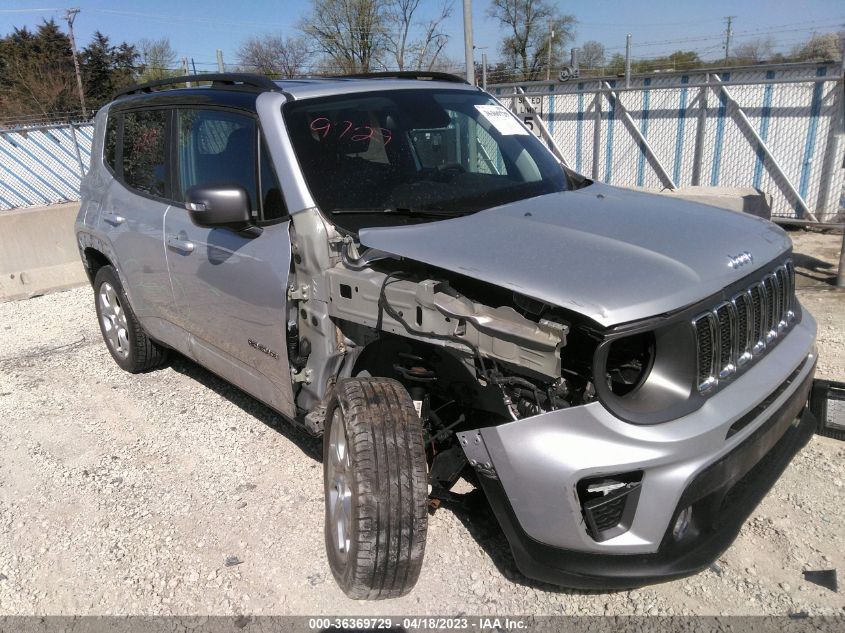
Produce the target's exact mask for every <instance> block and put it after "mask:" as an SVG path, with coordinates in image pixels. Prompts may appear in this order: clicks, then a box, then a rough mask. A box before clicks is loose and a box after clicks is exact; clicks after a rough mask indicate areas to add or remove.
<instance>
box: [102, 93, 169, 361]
mask: <svg viewBox="0 0 845 633" xmlns="http://www.w3.org/2000/svg"><path fill="white" fill-rule="evenodd" d="M169 119H170V111H169V110H166V109H142V110H130V111H126V112H115V113H113V114H110V115H109V120H108V123H107V125H106V138H105V143H104V151H103V158H104V161H105V163H106V165H107V167H108V169H109V171H110V172H111V174H112V176H113V179H112V181H111V183H110V184H109V186H108V189H107V191H106V193H105V196H104V197H103V203H102V206H101V213H100V216H99V229H100V230H101V231H102V232H104V233H105V234H106V236H107V238H108V240H109V242H110V243H111V247H112V250H113V252H114V255H115V258H114V259H115V264H116V266H117V267H118V269H119V271H120V273H121V276H122V279H123V281H124V285H125V286H126V287H125V290H126V292H127V294H128V296H129V301H130V303H131V305H132V309H133V310H134V312H135V314H136V315H137V316H138V318H139V320H140V321H141V324H142V325H143V327H144V329H145V330H146V331H147V332H148V334H149V335H150V336H152V337H153V338H155V339H157V340H160V341H162V342H165V343H167V344H169V345H173V346H176V347H180V345H179V341H180V338H181V337H183V335H182V334H181V333H180V332H178V330H177V329H176V328H175V327H174V325H173V324H172V321H171V319H172V312H173V310H172V308H173V294H172V291H171V288H170V278H169V275H168V271H167V261H166V259H165V256H164V247H163V245H162V240H163V226H164V216H165V213H166V212H167V210H168V208H169V207H170V188H171V183H170V179H169V177H168V174H169V164H168V163H169V161H168V160H167V153H168V152H167V148H168V131H169Z"/></svg>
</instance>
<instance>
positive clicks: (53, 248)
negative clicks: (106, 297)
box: [0, 202, 88, 301]
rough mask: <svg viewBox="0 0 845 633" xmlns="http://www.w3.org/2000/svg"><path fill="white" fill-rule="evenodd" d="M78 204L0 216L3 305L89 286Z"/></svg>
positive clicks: (3, 213) (14, 212) (0, 291)
mask: <svg viewBox="0 0 845 633" xmlns="http://www.w3.org/2000/svg"><path fill="white" fill-rule="evenodd" d="M78 211H79V203H78V202H73V203H69V204H56V205H52V206H49V207H36V208H31V209H17V210H14V211H4V212H2V213H0V301H11V300H13V299H25V298H28V297H33V296H36V295H40V294H44V293H45V292H50V291H53V290H61V289H64V288H72V287H74V286H79V285H82V284H86V283H88V277H87V276H86V275H85V270H84V268H83V267H82V261H81V260H80V259H79V249H78V248H77V246H76V237H75V235H74V231H73V223H74V221H75V220H76V214H77V213H78Z"/></svg>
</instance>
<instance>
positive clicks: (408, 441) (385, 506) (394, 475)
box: [323, 378, 428, 600]
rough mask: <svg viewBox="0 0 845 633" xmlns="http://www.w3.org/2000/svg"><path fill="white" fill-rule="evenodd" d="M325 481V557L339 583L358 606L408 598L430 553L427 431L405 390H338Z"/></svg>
mask: <svg viewBox="0 0 845 633" xmlns="http://www.w3.org/2000/svg"><path fill="white" fill-rule="evenodd" d="M344 449H345V450H344ZM323 477H324V485H325V499H326V523H325V540H326V552H327V554H328V559H329V566H330V567H331V570H332V574H333V575H334V578H335V580H336V581H337V584H338V585H339V586H340V588H341V589H343V591H344V592H345V593H346V595H347V596H349V597H350V598H353V599H355V600H382V599H386V598H398V597H400V596H404V595H405V594H407V593H408V592H409V591H411V589H412V588H413V587H414V585H415V584H416V582H417V579H418V578H419V575H420V570H421V569H422V562H423V555H424V553H425V538H426V531H427V529H428V512H427V508H426V504H427V500H428V475H427V467H426V457H425V448H424V445H423V433H422V425H421V424H420V420H419V417H418V416H417V412H416V410H415V409H414V403H413V401H412V400H411V397H410V396H409V395H408V392H407V391H406V390H405V388H404V387H403V386H402V385H401V384H399V383H398V382H396V381H395V380H390V379H386V378H349V379H347V380H343V381H341V382H339V383H338V384H337V386H336V388H335V392H334V395H333V396H332V398H331V400H330V401H329V405H328V408H327V410H326V429H325V434H324V438H323Z"/></svg>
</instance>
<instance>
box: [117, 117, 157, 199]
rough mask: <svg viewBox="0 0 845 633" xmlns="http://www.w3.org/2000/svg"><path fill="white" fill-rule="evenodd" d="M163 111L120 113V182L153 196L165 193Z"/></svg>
mask: <svg viewBox="0 0 845 633" xmlns="http://www.w3.org/2000/svg"><path fill="white" fill-rule="evenodd" d="M166 129H167V113H166V112H165V111H164V110H143V111H140V112H127V113H125V114H124V115H123V181H124V182H125V183H126V184H127V185H128V186H130V187H132V188H133V189H137V190H138V191H142V192H144V193H148V194H150V195H153V196H159V197H163V196H164V195H165V189H164V188H165V177H166V168H165V153H166V152H165V148H166V144H165V133H166Z"/></svg>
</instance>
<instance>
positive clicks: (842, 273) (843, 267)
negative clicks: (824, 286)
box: [836, 229, 845, 288]
mask: <svg viewBox="0 0 845 633" xmlns="http://www.w3.org/2000/svg"><path fill="white" fill-rule="evenodd" d="M836 285H837V286H838V287H839V288H845V229H842V248H841V249H840V251H839V273H838V274H837V275H836Z"/></svg>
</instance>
